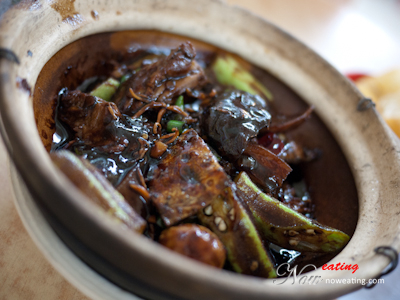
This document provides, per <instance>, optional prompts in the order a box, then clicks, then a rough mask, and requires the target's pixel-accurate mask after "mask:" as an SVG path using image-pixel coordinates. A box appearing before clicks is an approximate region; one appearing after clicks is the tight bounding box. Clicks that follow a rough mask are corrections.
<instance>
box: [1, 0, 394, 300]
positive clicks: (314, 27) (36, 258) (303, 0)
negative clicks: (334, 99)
mask: <svg viewBox="0 0 400 300" xmlns="http://www.w3.org/2000/svg"><path fill="white" fill-rule="evenodd" d="M226 2H228V3H230V4H233V5H239V6H242V7H245V8H247V9H249V10H250V11H253V12H254V13H256V14H258V15H260V16H262V17H264V18H266V19H268V20H270V21H271V22H272V23H275V24H277V25H278V26H280V27H281V28H283V29H285V30H286V31H288V32H289V33H291V34H292V35H294V36H295V37H297V38H298V39H300V40H301V41H303V42H304V43H306V44H307V45H309V46H310V47H311V48H313V49H314V50H315V51H316V52H318V53H319V54H321V55H322V56H323V57H324V58H325V59H327V60H328V61H329V62H330V63H331V64H333V65H334V66H335V67H336V68H338V70H339V71H341V72H343V73H345V74H346V73H352V72H364V73H368V74H372V75H374V74H380V73H383V72H386V71H388V70H390V69H392V68H394V67H398V68H400V34H399V32H400V18H399V17H398V16H399V15H400V0H381V1H376V0H335V1H332V0H280V1H278V0H245V1H244V0H226ZM9 163H10V162H9V159H8V157H7V154H6V149H5V147H4V144H3V142H2V141H0V169H1V170H3V172H1V173H0V191H1V196H0V300H5V299H7V300H8V299H12V300H20V299H21V300H22V299H24V300H25V299H32V300H35V299H38V300H39V299H40V300H47V299H88V298H87V297H86V296H84V295H83V294H82V293H81V292H79V291H78V290H76V289H75V288H74V287H73V286H72V285H71V284H69V283H68V282H67V281H66V280H65V279H64V278H63V277H62V276H61V275H59V274H58V273H57V272H56V271H55V270H54V269H53V267H52V266H51V265H50V264H49V263H48V262H47V260H46V259H45V258H44V256H43V255H42V253H41V252H40V251H39V250H38V248H37V247H36V246H35V244H34V243H33V241H32V240H31V238H30V237H29V235H28V233H27V232H26V230H25V228H24V227H23V224H22V222H21V220H20V218H19V216H18V213H17V210H16V209H15V207H14V204H13V197H14V195H13V192H12V185H11V179H10V173H9ZM384 279H385V283H384V284H380V285H378V286H376V287H375V288H374V289H372V290H365V289H363V290H360V291H357V292H355V293H352V294H350V295H347V296H345V297H342V298H341V299H342V300H343V299H345V300H356V299H387V300H390V299H397V298H399V296H400V288H399V287H397V288H396V286H397V283H398V282H399V280H400V269H399V268H398V269H397V270H396V271H395V272H393V273H392V274H390V275H388V276H386V277H384Z"/></svg>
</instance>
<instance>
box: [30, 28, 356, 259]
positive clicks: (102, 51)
mask: <svg viewBox="0 0 400 300" xmlns="http://www.w3.org/2000/svg"><path fill="white" fill-rule="evenodd" d="M187 40H189V41H191V42H192V44H193V45H194V46H195V48H196V50H197V53H198V55H200V56H203V57H204V56H207V55H210V54H212V53H214V52H215V51H219V52H224V50H222V49H219V48H217V47H215V46H212V45H210V44H207V43H204V42H202V41H199V40H195V39H193V38H187V37H183V36H179V35H174V34H171V33H165V32H159V31H144V30H142V31H120V32H109V33H100V34H95V35H91V36H88V37H84V38H81V39H79V40H77V41H75V42H73V43H71V44H69V45H67V46H66V47H64V48H63V49H61V50H60V51H59V52H57V53H56V54H55V55H54V56H53V57H52V58H51V59H50V60H49V61H48V62H47V63H46V65H45V66H44V67H43V69H42V71H41V72H40V74H39V77H38V80H37V82H36V85H35V88H34V93H33V109H34V115H35V120H36V124H37V128H38V133H39V135H40V138H41V140H42V143H43V145H44V147H45V148H46V150H47V151H50V149H51V146H52V142H53V134H54V133H55V129H56V126H55V108H56V105H57V97H58V96H57V95H58V93H59V91H60V90H61V89H63V88H67V89H69V90H74V89H76V88H77V87H78V86H80V85H81V84H82V82H83V81H84V80H85V79H88V78H91V77H93V76H105V77H108V76H109V75H110V74H111V72H112V71H113V68H114V63H115V62H116V63H121V62H126V61H129V60H130V59H132V58H133V57H135V55H137V53H138V52H140V51H141V50H142V49H144V50H145V49H150V48H152V47H157V48H159V49H171V48H176V47H177V46H178V45H179V44H180V43H182V42H185V41H187ZM238 59H240V58H238ZM243 63H245V64H247V67H248V68H250V69H251V71H252V73H253V74H254V75H256V77H257V78H258V79H259V80H260V81H261V82H262V83H263V84H264V85H265V86H266V87H267V88H268V89H269V90H270V91H271V93H272V94H273V95H274V100H273V101H272V103H270V106H271V109H273V110H275V111H277V112H279V113H281V114H284V115H286V116H296V115H300V114H301V113H303V112H304V111H305V110H306V109H307V107H308V105H307V103H306V102H305V101H304V100H303V99H301V97H300V96H299V95H298V94H296V93H295V92H294V91H293V90H292V89H290V88H289V87H288V86H286V85H285V84H284V83H283V82H282V81H280V80H278V79H277V78H275V77H274V76H272V75H271V74H270V73H268V72H266V71H265V70H262V69H261V68H258V67H256V66H254V65H251V64H249V63H247V62H243ZM288 135H290V137H291V138H292V139H293V140H294V141H296V142H299V143H300V144H301V145H303V146H304V147H306V148H308V149H318V150H319V152H320V156H319V157H318V159H316V160H314V161H312V162H308V163H301V164H299V165H298V166H296V167H295V172H293V175H291V176H292V177H293V178H294V179H295V177H296V176H297V177H303V178H304V180H305V182H306V184H307V186H308V188H309V193H310V198H311V199H312V201H313V204H314V205H315V211H314V217H315V219H316V220H317V221H318V222H320V223H322V224H324V225H328V226H331V227H333V228H337V229H340V230H342V231H343V232H345V233H347V234H348V235H350V236H352V235H353V233H354V231H355V228H356V225H357V221H358V211H359V207H358V196H357V189H356V185H355V182H354V178H353V175H352V172H351V170H350V167H349V164H348V163H347V160H346V157H345V155H344V154H343V152H342V150H341V148H340V146H339V145H338V143H337V142H336V141H335V139H334V137H333V135H332V134H331V133H330V131H329V130H328V128H327V127H326V126H325V125H324V123H323V122H322V121H321V119H320V118H319V117H318V115H317V114H316V113H315V112H314V113H313V115H312V116H311V118H310V119H308V120H307V121H306V122H305V123H304V124H302V125H301V126H300V127H299V128H297V129H295V130H293V131H291V132H290V133H288ZM335 255H337V253H334V254H311V253H303V254H302V255H301V256H300V257H297V258H296V261H295V264H299V265H304V264H308V263H312V264H314V265H316V266H321V265H322V264H324V263H326V262H327V261H329V260H331V259H332V258H333V257H334V256H335Z"/></svg>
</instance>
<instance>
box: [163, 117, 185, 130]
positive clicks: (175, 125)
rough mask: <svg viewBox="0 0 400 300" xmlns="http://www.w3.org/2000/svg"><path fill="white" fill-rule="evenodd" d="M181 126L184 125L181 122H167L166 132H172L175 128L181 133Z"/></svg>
mask: <svg viewBox="0 0 400 300" xmlns="http://www.w3.org/2000/svg"><path fill="white" fill-rule="evenodd" d="M183 124H185V122H183V121H178V120H169V121H168V123H167V131H168V132H172V129H173V128H177V129H178V130H179V133H182V129H183Z"/></svg>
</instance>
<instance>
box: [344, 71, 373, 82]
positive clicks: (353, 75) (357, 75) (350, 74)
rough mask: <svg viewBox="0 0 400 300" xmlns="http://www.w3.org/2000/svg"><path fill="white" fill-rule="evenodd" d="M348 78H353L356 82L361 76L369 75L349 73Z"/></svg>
mask: <svg viewBox="0 0 400 300" xmlns="http://www.w3.org/2000/svg"><path fill="white" fill-rule="evenodd" d="M346 76H347V78H349V79H351V80H352V81H354V82H356V81H357V80H359V79H360V78H363V77H367V76H368V75H367V74H364V73H349V74H347V75H346Z"/></svg>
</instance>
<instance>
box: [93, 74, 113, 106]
mask: <svg viewBox="0 0 400 300" xmlns="http://www.w3.org/2000/svg"><path fill="white" fill-rule="evenodd" d="M119 85H120V83H119V81H118V80H115V79H114V78H111V77H110V78H108V79H107V80H106V81H104V82H103V83H102V84H100V85H99V86H98V87H96V88H95V89H94V90H93V91H91V92H90V95H92V96H96V97H99V98H101V99H103V100H105V101H111V98H112V96H113V95H114V94H115V92H116V91H117V89H118V87H119Z"/></svg>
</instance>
